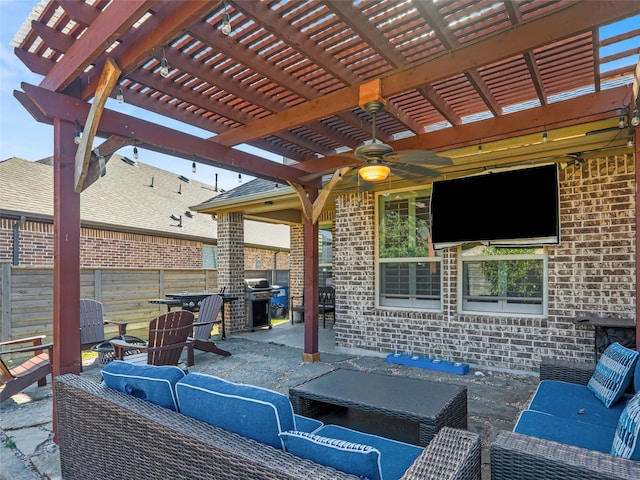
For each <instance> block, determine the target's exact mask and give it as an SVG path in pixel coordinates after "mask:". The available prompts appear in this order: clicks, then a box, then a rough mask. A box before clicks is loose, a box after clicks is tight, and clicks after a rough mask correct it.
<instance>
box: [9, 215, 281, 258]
mask: <svg viewBox="0 0 640 480" xmlns="http://www.w3.org/2000/svg"><path fill="white" fill-rule="evenodd" d="M15 224H16V220H13V219H7V218H3V219H0V261H7V262H12V261H13V226H14V225H15ZM80 235H81V239H80V266H81V267H118V268H202V246H203V243H202V242H199V241H194V240H185V239H177V238H167V237H158V236H153V235H141V234H137V233H127V232H116V231H111V230H101V229H95V228H82V229H81V230H80ZM19 240H20V242H19V264H20V265H23V266H47V265H53V254H54V252H53V224H51V223H41V222H32V221H27V222H25V223H24V224H22V225H21V226H20V230H19ZM258 259H259V261H260V262H261V264H262V265H263V266H262V269H264V270H271V269H274V268H275V265H276V263H277V267H278V269H280V270H286V269H287V268H288V265H289V253H288V252H275V251H274V250H268V249H260V248H255V247H247V248H246V249H245V268H246V269H247V270H254V269H256V262H257V261H258Z"/></svg>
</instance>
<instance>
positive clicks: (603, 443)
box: [513, 410, 616, 453]
mask: <svg viewBox="0 0 640 480" xmlns="http://www.w3.org/2000/svg"><path fill="white" fill-rule="evenodd" d="M513 431H514V432H516V433H522V434H524V435H529V436H532V437H538V438H543V439H545V440H552V441H554V442H560V443H564V444H567V445H574V446H576V447H582V448H587V449H589V450H596V451H599V452H603V453H609V452H610V451H611V444H612V442H613V436H614V435H615V432H616V430H615V427H614V428H609V427H602V426H600V427H597V428H594V425H593V424H589V423H584V422H578V421H575V420H569V419H567V418H562V417H556V416H554V415H549V414H548V413H543V412H535V411H533V410H525V411H523V412H522V413H521V414H520V417H518V421H517V423H516V426H515V427H514V429H513Z"/></svg>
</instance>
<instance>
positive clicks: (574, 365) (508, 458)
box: [491, 358, 640, 480]
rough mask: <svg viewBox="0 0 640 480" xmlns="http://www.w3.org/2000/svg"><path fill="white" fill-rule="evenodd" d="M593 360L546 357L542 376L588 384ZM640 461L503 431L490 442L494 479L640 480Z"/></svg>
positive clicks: (541, 372) (541, 368)
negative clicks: (587, 361) (583, 360)
mask: <svg viewBox="0 0 640 480" xmlns="http://www.w3.org/2000/svg"><path fill="white" fill-rule="evenodd" d="M594 369H595V364H594V363H591V362H590V363H586V362H577V361H567V360H557V359H551V358H544V359H543V360H542V363H541V365H540V380H561V381H564V382H570V383H577V384H580V385H586V384H587V383H589V379H590V378H591V374H592V373H593V370H594ZM639 478H640V461H636V460H627V459H625V458H621V457H615V456H613V455H609V454H607V453H601V452H596V451H594V450H588V449H585V448H580V447H574V446H572V445H566V444H563V443H558V442H553V441H550V440H543V439H540V438H537V437H532V436H529V435H522V434H520V433H515V432H507V431H500V432H498V435H497V436H496V439H495V441H494V442H493V443H492V444H491V479H492V480H514V479H527V480H536V479H539V480H549V479H562V480H565V479H566V480H572V479H575V480H584V479H589V480H638V479H639Z"/></svg>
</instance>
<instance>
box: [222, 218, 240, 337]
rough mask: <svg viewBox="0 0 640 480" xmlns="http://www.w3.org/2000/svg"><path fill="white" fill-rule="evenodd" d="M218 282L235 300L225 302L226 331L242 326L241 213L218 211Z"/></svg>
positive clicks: (231, 331)
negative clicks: (236, 298)
mask: <svg viewBox="0 0 640 480" xmlns="http://www.w3.org/2000/svg"><path fill="white" fill-rule="evenodd" d="M218 286H219V287H220V288H222V287H226V290H225V293H227V294H230V295H233V296H236V297H238V300H236V301H234V302H231V303H227V304H226V305H225V308H226V311H225V324H226V325H225V328H226V331H227V333H234V332H241V331H243V330H244V329H245V327H246V322H245V300H244V295H245V292H244V216H243V215H242V213H238V212H233V213H219V214H218Z"/></svg>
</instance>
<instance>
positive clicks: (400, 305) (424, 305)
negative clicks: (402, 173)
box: [374, 187, 443, 312]
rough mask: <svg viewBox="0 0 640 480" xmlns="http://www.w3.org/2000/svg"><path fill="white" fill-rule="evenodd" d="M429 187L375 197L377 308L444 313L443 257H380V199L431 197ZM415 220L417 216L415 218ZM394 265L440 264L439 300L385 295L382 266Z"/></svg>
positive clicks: (395, 191) (423, 296) (381, 194)
mask: <svg viewBox="0 0 640 480" xmlns="http://www.w3.org/2000/svg"><path fill="white" fill-rule="evenodd" d="M430 190H431V189H430V188H429V187H421V188H409V189H404V190H394V191H385V192H379V193H376V196H375V205H374V212H375V288H376V295H375V306H376V308H383V309H388V310H404V311H406V310H416V311H435V312H440V311H442V287H443V275H442V255H441V254H439V255H437V256H435V257H394V258H381V257H380V235H381V228H380V213H381V212H380V203H381V200H380V197H381V196H388V195H394V194H400V195H406V196H409V194H410V193H411V192H419V193H420V194H422V193H424V194H425V195H430V194H431V193H430ZM418 196H420V195H418V193H416V194H415V197H418ZM413 218H414V219H415V216H414V217H413ZM385 263H386V264H392V263H406V264H417V263H438V265H439V268H440V286H439V287H440V294H439V295H438V297H437V298H429V296H426V295H416V294H411V292H407V293H406V294H394V295H383V294H382V292H381V290H382V277H381V275H382V274H381V266H382V265H383V264H385ZM411 280H412V281H413V283H415V277H413V278H412V279H411Z"/></svg>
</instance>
